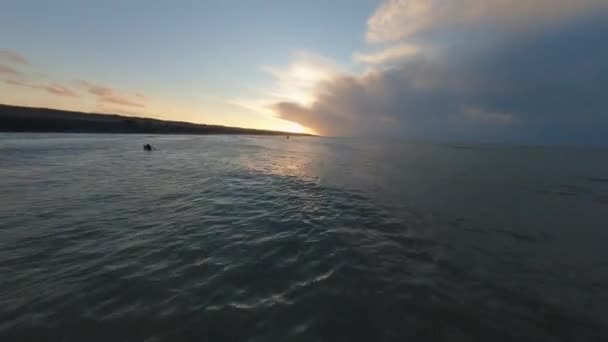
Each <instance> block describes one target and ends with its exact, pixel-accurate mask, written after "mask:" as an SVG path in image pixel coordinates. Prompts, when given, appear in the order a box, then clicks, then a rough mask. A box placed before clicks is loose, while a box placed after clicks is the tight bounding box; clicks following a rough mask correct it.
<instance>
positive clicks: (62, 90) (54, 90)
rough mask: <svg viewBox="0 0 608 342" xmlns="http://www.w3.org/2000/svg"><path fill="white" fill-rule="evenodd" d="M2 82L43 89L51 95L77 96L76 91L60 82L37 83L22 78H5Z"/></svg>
mask: <svg viewBox="0 0 608 342" xmlns="http://www.w3.org/2000/svg"><path fill="white" fill-rule="evenodd" d="M4 83H6V84H8V85H12V86H18V87H26V88H31V89H37V90H43V91H46V92H47V93H49V94H53V95H57V96H66V97H78V94H77V93H76V92H74V91H73V90H71V89H70V88H68V87H66V86H63V85H61V84H58V83H53V84H38V83H32V82H28V81H24V80H22V79H5V80H4Z"/></svg>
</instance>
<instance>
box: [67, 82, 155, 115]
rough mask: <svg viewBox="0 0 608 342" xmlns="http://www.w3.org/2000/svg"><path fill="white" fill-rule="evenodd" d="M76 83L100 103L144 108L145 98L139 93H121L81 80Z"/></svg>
mask: <svg viewBox="0 0 608 342" xmlns="http://www.w3.org/2000/svg"><path fill="white" fill-rule="evenodd" d="M76 83H77V84H78V85H79V86H80V87H81V88H83V89H85V91H87V92H88V93H89V94H91V95H95V96H96V97H97V99H98V100H99V101H100V102H103V103H109V104H115V105H119V106H128V107H138V108H143V107H145V103H144V101H145V100H146V97H145V96H144V95H142V94H140V93H127V92H121V91H118V90H116V89H113V88H110V87H107V86H103V85H99V84H95V83H91V82H88V81H82V80H81V81H77V82H76Z"/></svg>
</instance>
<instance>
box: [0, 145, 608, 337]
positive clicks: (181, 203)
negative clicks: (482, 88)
mask: <svg viewBox="0 0 608 342" xmlns="http://www.w3.org/2000/svg"><path fill="white" fill-rule="evenodd" d="M146 143H150V144H151V145H152V146H154V147H155V148H156V149H157V150H155V151H151V152H147V151H143V149H142V146H143V144H146ZM607 244H608V150H607V149H599V148H580V147H534V146H511V145H491V144H486V145H473V144H425V143H412V142H403V141H397V140H370V139H350V138H348V139H347V138H341V139H338V138H335V139H332V138H315V137H291V139H285V138H284V137H254V136H172V135H162V136H156V135H111V134H108V135H102V134H100V135H95V134H0V340H2V341H150V342H151V341H217V342H220V341H307V342H308V341H577V342H578V341H608V291H607V290H608V248H607V247H606V246H607Z"/></svg>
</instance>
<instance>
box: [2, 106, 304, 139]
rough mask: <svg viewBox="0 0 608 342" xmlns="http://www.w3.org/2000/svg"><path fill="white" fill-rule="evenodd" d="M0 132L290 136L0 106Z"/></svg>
mask: <svg viewBox="0 0 608 342" xmlns="http://www.w3.org/2000/svg"><path fill="white" fill-rule="evenodd" d="M0 132H22V133H25V132H32V133H146V134H240V135H292V136H313V135H312V134H304V133H290V132H280V131H270V130H259V129H249V128H240V127H228V126H218V125H205V124H195V123H190V122H179V121H164V120H159V119H150V118H141V117H131V116H122V115H114V114H97V113H82V112H72V111H65V110H58V109H49V108H31V107H18V106H9V105H3V104H0Z"/></svg>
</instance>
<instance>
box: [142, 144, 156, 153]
mask: <svg viewBox="0 0 608 342" xmlns="http://www.w3.org/2000/svg"><path fill="white" fill-rule="evenodd" d="M153 149H154V148H153V147H152V145H150V144H145V145H144V151H152V150H153Z"/></svg>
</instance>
